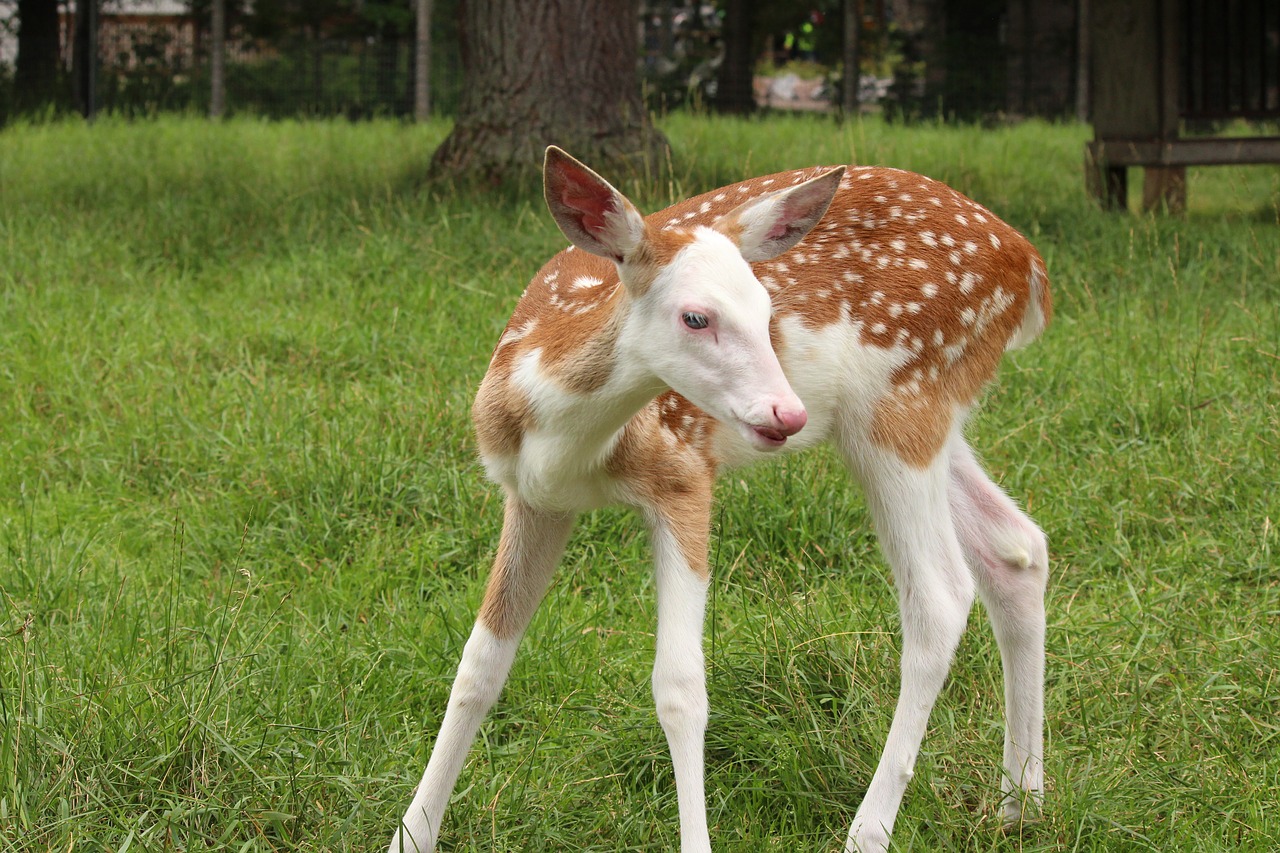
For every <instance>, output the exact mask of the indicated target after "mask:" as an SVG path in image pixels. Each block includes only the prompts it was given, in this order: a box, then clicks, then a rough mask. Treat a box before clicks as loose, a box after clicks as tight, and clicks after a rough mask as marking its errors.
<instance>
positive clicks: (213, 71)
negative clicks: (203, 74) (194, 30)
mask: <svg viewBox="0 0 1280 853" xmlns="http://www.w3.org/2000/svg"><path fill="white" fill-rule="evenodd" d="M212 6H213V8H212V13H211V15H210V17H211V18H212V20H211V21H210V22H209V26H210V29H211V30H212V32H211V33H210V36H211V39H210V45H209V118H222V116H223V115H225V114H226V111H227V2H226V0H213V4H212Z"/></svg>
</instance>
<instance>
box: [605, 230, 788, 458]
mask: <svg viewBox="0 0 1280 853" xmlns="http://www.w3.org/2000/svg"><path fill="white" fill-rule="evenodd" d="M627 272H629V271H628V270H625V269H624V270H623V273H624V276H625V275H626V273H627ZM649 272H650V276H651V278H650V283H649V286H648V287H647V288H645V290H644V293H643V295H641V296H640V297H638V298H637V299H636V300H635V316H636V319H637V342H638V346H639V347H640V348H641V350H642V352H643V353H644V358H645V361H646V362H647V364H648V366H649V368H650V369H651V370H652V371H653V372H654V373H655V374H656V375H657V376H658V377H659V378H660V379H662V381H663V382H665V383H666V384H667V385H669V386H670V387H671V388H672V389H673V390H675V391H676V392H677V393H679V394H680V395H681V396H683V397H685V398H686V399H688V400H689V401H690V402H691V403H693V404H694V405H696V406H698V407H699V408H701V409H703V410H704V411H706V412H707V413H708V414H710V415H711V416H712V417H714V418H716V419H717V420H719V421H721V422H722V423H724V424H726V425H728V426H731V427H733V428H735V429H737V430H738V431H739V432H741V433H742V434H743V435H744V436H745V437H746V438H747V439H748V440H749V441H750V442H751V443H752V444H753V445H754V446H755V447H758V448H760V449H762V450H772V449H776V448H778V447H781V446H782V445H784V444H785V443H786V440H787V437H788V436H790V435H794V434H795V433H796V432H798V431H799V430H800V429H801V428H802V427H803V426H804V425H805V421H806V420H807V416H806V414H805V408H804V404H803V403H802V402H801V401H800V399H799V398H798V397H797V396H796V394H795V392H794V391H793V390H792V388H791V385H790V383H788V381H787V377H786V376H785V375H784V374H783V372H782V366H781V365H780V364H779V363H778V356H777V354H776V353H775V352H774V350H773V344H772V342H771V341H770V336H769V323H770V319H771V317H772V315H773V306H772V304H771V303H770V300H769V294H768V292H767V291H766V290H765V289H764V286H763V285H762V284H760V282H759V281H758V280H757V279H756V277H755V274H754V273H753V272H752V271H751V266H750V265H749V264H748V263H747V262H746V260H744V259H743V257H742V253H741V251H740V250H739V248H738V246H737V245H736V244H735V243H734V242H733V240H732V239H730V238H729V237H726V236H725V235H724V234H722V233H720V232H718V231H715V230H713V229H710V228H698V229H696V230H695V231H693V232H692V234H691V239H689V240H688V242H687V243H686V244H685V245H684V246H683V247H682V248H681V249H680V250H679V251H678V252H676V253H675V254H674V256H673V257H671V258H670V259H669V260H668V261H667V262H666V263H665V264H664V265H663V266H662V267H661V268H660V269H657V270H651V271H649Z"/></svg>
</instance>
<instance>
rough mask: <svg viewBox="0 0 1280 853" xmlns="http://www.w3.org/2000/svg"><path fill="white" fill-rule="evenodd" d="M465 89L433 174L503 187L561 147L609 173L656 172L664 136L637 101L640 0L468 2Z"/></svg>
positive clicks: (464, 42)
mask: <svg viewBox="0 0 1280 853" xmlns="http://www.w3.org/2000/svg"><path fill="white" fill-rule="evenodd" d="M464 6H465V8H464V10H463V28H462V32H463V39H462V44H461V48H462V64H463V74H464V80H465V84H466V85H465V87H464V90H463V94H462V100H461V103H460V104H459V105H458V117H457V121H456V124H455V125H454V129H453V131H452V132H451V133H450V134H449V136H448V138H446V139H445V141H444V142H443V143H442V144H441V146H440V147H439V148H438V149H437V150H436V152H435V156H434V157H433V158H432V161H431V169H432V173H433V174H434V175H436V176H437V177H444V178H455V179H461V180H464V181H480V182H483V183H487V184H500V183H503V182H506V181H512V180H520V179H521V178H523V177H525V176H526V175H527V173H529V172H534V171H536V170H537V169H538V168H539V167H540V166H541V164H542V155H543V151H544V150H545V148H546V146H547V145H549V144H555V145H559V146H560V147H562V148H564V149H565V150H566V151H568V152H570V153H571V154H573V155H574V156H575V157H578V158H579V159H581V160H583V161H584V162H586V163H587V164H589V165H591V166H592V168H594V169H597V170H598V171H600V172H601V173H602V174H608V175H609V176H610V180H617V179H621V178H624V177H629V176H640V175H644V174H650V173H652V171H653V170H655V169H658V168H660V167H661V166H662V164H663V163H664V162H665V156H664V155H665V153H666V149H667V143H666V139H665V138H664V137H663V136H662V135H661V134H660V133H659V132H658V131H657V130H655V129H654V128H653V126H652V124H651V122H650V121H649V116H648V114H647V112H646V111H645V109H644V104H643V102H642V101H641V98H640V81H639V76H638V72H637V69H636V64H637V59H638V50H639V48H638V44H637V35H636V25H637V21H638V7H637V5H636V2H635V0H540V2H538V3H529V2H527V0H465V3H464Z"/></svg>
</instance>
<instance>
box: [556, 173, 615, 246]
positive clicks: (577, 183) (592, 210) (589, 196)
mask: <svg viewBox="0 0 1280 853" xmlns="http://www.w3.org/2000/svg"><path fill="white" fill-rule="evenodd" d="M565 178H566V180H565V187H564V189H563V190H562V191H561V193H560V200H561V201H562V202H564V205H565V207H568V208H570V209H571V210H576V211H578V212H579V213H580V214H581V217H580V220H579V221H580V222H581V223H582V227H583V228H585V229H587V230H588V231H591V232H593V233H594V232H596V231H601V230H603V229H604V227H605V219H604V216H605V214H606V213H612V212H613V204H612V203H611V202H612V199H611V198H610V197H609V195H608V194H607V193H603V192H600V191H599V188H598V187H597V186H596V185H595V184H594V183H589V182H588V181H586V180H584V179H583V178H582V177H581V176H579V175H571V174H566V175H565Z"/></svg>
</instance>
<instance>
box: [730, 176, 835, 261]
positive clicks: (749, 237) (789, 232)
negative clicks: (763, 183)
mask: <svg viewBox="0 0 1280 853" xmlns="http://www.w3.org/2000/svg"><path fill="white" fill-rule="evenodd" d="M843 176H844V166H838V167H836V168H835V169H832V170H831V171H829V172H823V173H822V174H821V175H819V176H818V177H816V178H811V179H810V180H807V181H805V182H804V183H803V184H797V185H796V186H794V187H789V188H787V189H785V190H778V191H777V192H771V193H769V194H768V195H763V196H760V198H755V199H752V200H751V201H748V202H744V203H743V204H741V205H739V206H738V207H735V208H734V209H733V210H731V211H729V212H728V213H726V214H725V215H724V216H722V217H720V219H719V220H717V221H716V225H715V227H716V230H718V231H720V232H722V233H724V234H726V235H728V237H729V238H730V239H732V240H733V241H734V242H735V243H737V244H738V249H739V251H741V252H742V257H744V258H746V259H747V260H748V261H767V260H769V259H770V258H776V257H777V256H778V255H781V254H782V253H783V252H785V251H786V250H787V249H790V248H791V247H792V246H794V245H795V244H796V243H799V242H800V241H801V240H803V239H804V237H805V235H806V234H808V233H809V232H810V231H811V230H813V226H815V225H817V224H818V221H819V220H820V219H822V216H823V214H825V213H826V212H827V208H828V207H830V206H831V199H833V198H835V195H836V190H837V189H839V187H840V179H841V178H842V177H843Z"/></svg>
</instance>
